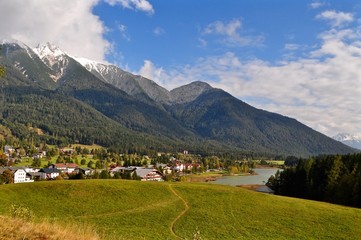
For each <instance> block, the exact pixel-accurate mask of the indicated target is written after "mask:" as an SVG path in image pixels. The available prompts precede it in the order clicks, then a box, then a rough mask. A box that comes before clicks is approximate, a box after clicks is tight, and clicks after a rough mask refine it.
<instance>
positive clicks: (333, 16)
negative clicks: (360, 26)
mask: <svg viewBox="0 0 361 240" xmlns="http://www.w3.org/2000/svg"><path fill="white" fill-rule="evenodd" d="M316 19H322V20H327V21H329V22H330V24H331V26H332V27H340V26H343V25H345V24H346V23H350V22H352V21H353V20H354V17H353V15H352V14H351V13H345V12H336V11H334V10H328V11H324V12H322V13H320V14H318V15H317V16H316Z"/></svg>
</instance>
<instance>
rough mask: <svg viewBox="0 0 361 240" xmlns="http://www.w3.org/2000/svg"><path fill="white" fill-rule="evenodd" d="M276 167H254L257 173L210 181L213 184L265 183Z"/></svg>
mask: <svg viewBox="0 0 361 240" xmlns="http://www.w3.org/2000/svg"><path fill="white" fill-rule="evenodd" d="M277 170H278V168H256V169H254V171H255V172H256V173H257V175H246V176H224V177H220V178H217V180H216V181H212V182H211V183H214V184H222V185H231V186H237V185H241V184H263V185H264V184H265V183H266V182H267V181H268V178H269V177H270V176H271V175H275V174H276V172H277Z"/></svg>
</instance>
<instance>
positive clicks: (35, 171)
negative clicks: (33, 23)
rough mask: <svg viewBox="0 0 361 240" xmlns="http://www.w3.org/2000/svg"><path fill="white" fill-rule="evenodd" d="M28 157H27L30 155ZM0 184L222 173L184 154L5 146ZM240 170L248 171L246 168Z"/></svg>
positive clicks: (211, 161)
mask: <svg viewBox="0 0 361 240" xmlns="http://www.w3.org/2000/svg"><path fill="white" fill-rule="evenodd" d="M29 155H30V156H29ZM0 158H1V165H2V166H1V167H0V182H1V183H2V184H10V183H15V184H17V183H31V182H34V181H46V180H71V179H98V178H100V179H108V178H114V179H132V180H140V181H182V177H184V176H185V175H186V174H191V173H193V174H200V173H203V172H206V171H208V172H209V171H212V172H214V171H222V170H223V167H224V166H223V164H222V162H221V161H220V159H218V158H217V157H211V158H201V157H200V156H199V155H192V154H189V153H188V151H186V150H185V151H183V152H182V153H178V154H169V153H168V154H167V153H156V155H155V156H152V157H149V156H147V155H142V156H141V155H137V154H116V153H110V152H108V151H107V150H106V149H104V148H100V147H97V148H89V147H80V146H77V147H66V148H65V147H64V148H56V147H55V148H44V147H43V148H41V147H37V148H36V151H32V153H31V154H26V151H22V149H21V148H13V147H12V146H10V145H5V146H4V148H3V152H2V154H1V155H0ZM243 171H248V167H247V168H244V169H243Z"/></svg>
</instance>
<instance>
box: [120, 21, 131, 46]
mask: <svg viewBox="0 0 361 240" xmlns="http://www.w3.org/2000/svg"><path fill="white" fill-rule="evenodd" d="M118 30H119V32H120V34H121V36H122V38H123V39H125V40H127V41H128V42H129V41H130V36H129V34H128V33H127V26H125V25H123V24H118Z"/></svg>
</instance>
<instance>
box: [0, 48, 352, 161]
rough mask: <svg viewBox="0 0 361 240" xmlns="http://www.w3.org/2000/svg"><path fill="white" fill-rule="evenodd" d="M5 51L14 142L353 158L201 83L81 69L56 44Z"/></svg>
mask: <svg viewBox="0 0 361 240" xmlns="http://www.w3.org/2000/svg"><path fill="white" fill-rule="evenodd" d="M2 46H3V48H2V53H3V54H2V56H1V58H0V63H1V64H2V65H4V66H5V67H6V68H7V75H6V77H5V78H4V79H1V91H0V97H1V98H0V101H1V102H2V104H1V106H0V108H1V109H0V110H1V112H2V116H3V120H2V121H3V125H5V126H6V127H8V128H10V129H11V131H12V132H13V133H14V134H15V135H16V136H23V137H29V136H30V135H31V134H32V133H31V131H30V132H29V130H28V128H29V126H31V127H34V128H40V129H41V130H42V131H43V132H44V135H43V136H38V138H42V139H44V140H46V141H51V142H66V141H79V142H82V143H89V142H90V143H91V142H96V143H100V144H103V145H106V146H110V145H112V144H120V143H123V142H124V144H125V145H127V146H129V145H132V141H133V142H134V143H136V144H135V145H138V146H140V145H141V146H146V147H149V146H151V147H152V148H162V149H172V150H180V149H188V150H190V151H194V152H199V153H204V154H207V153H209V152H214V153H232V152H236V153H240V154H244V153H245V152H246V153H252V152H253V153H262V154H273V155H298V156H309V155H314V154H327V153H349V152H354V151H355V150H354V149H352V148H349V147H347V146H345V145H343V144H341V143H339V142H337V141H334V140H332V139H330V138H328V137H326V136H324V135H322V134H320V133H318V132H316V131H314V130H312V129H310V128H308V127H307V126H305V125H303V124H301V123H299V122H297V121H296V120H294V119H290V118H287V117H284V116H281V115H278V114H273V113H270V112H266V111H262V110H259V109H256V108H254V107H252V106H249V105H248V104H246V103H244V102H242V101H240V100H238V99H236V98H234V97H233V96H231V95H229V94H228V93H226V92H224V91H222V90H220V89H214V88H212V87H211V86H210V85H208V84H206V83H203V82H194V83H191V84H188V85H185V86H182V87H179V88H177V89H174V90H172V91H167V90H166V89H164V88H162V87H160V86H158V85H157V84H156V83H155V82H153V81H151V80H148V79H145V78H143V77H141V76H135V75H133V74H131V73H127V72H125V71H123V70H121V69H119V68H118V67H115V66H112V65H106V64H101V63H94V62H89V61H85V63H84V62H82V64H81V63H79V60H78V61H76V60H75V59H74V58H72V57H70V56H69V55H67V54H66V53H64V52H63V51H61V50H60V49H59V48H57V47H56V46H53V45H51V44H46V45H44V46H39V47H38V48H37V49H35V52H34V51H33V50H32V49H30V48H29V47H27V46H26V45H24V44H21V43H17V42H14V43H6V44H3V45H2ZM84 66H85V67H84ZM83 116H84V117H83ZM97 135H98V136H97ZM57 137H58V138H57ZM59 138H61V140H59Z"/></svg>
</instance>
